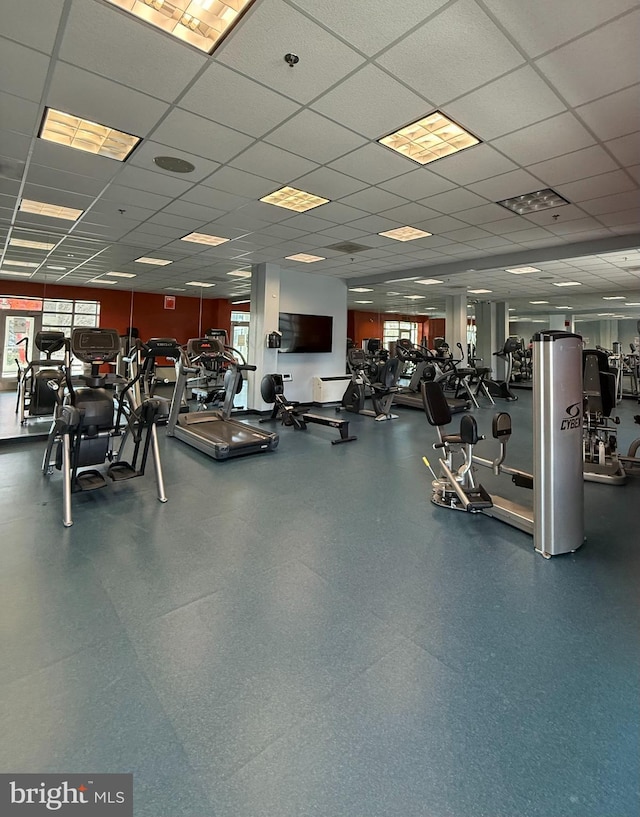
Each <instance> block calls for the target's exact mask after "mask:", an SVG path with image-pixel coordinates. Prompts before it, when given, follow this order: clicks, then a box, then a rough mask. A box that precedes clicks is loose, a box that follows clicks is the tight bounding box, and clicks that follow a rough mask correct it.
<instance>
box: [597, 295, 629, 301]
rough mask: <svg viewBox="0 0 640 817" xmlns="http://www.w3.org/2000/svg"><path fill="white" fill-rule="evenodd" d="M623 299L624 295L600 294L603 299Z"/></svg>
mask: <svg viewBox="0 0 640 817" xmlns="http://www.w3.org/2000/svg"><path fill="white" fill-rule="evenodd" d="M624 299H625V296H624V295H603V296H602V300H603V301H624Z"/></svg>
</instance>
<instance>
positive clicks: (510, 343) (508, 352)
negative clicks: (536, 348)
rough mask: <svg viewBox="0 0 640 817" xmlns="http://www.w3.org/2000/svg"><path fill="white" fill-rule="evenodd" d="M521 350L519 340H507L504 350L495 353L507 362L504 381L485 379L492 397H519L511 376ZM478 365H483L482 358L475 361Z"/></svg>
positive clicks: (507, 398) (508, 398)
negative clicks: (515, 356) (514, 390)
mask: <svg viewBox="0 0 640 817" xmlns="http://www.w3.org/2000/svg"><path fill="white" fill-rule="evenodd" d="M520 349H521V344H520V341H519V340H518V338H507V339H506V340H505V342H504V345H503V347H502V349H499V350H498V351H497V352H494V353H493V356H494V357H497V358H500V360H504V361H505V374H504V380H494V379H492V378H490V377H486V378H484V381H483V382H484V384H485V386H486V389H487V391H488V392H489V394H490V395H491V397H492V398H493V397H499V398H500V399H501V400H509V401H513V400H517V399H518V395H517V394H514V393H513V391H512V389H511V375H512V373H513V355H514V352H517V351H519V350H520ZM475 362H476V363H481V362H482V361H481V358H476V359H475Z"/></svg>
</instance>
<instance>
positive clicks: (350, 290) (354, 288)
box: [349, 287, 388, 294]
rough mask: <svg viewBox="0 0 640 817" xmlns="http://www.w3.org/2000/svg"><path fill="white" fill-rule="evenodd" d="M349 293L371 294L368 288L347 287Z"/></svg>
mask: <svg viewBox="0 0 640 817" xmlns="http://www.w3.org/2000/svg"><path fill="white" fill-rule="evenodd" d="M349 292H373V290H372V289H371V288H370V287H349ZM387 294H388V293H387Z"/></svg>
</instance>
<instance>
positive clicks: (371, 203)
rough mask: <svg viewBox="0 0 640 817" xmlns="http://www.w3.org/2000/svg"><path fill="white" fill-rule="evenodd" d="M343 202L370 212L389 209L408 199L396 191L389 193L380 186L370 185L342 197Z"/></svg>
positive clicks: (404, 202)
mask: <svg viewBox="0 0 640 817" xmlns="http://www.w3.org/2000/svg"><path fill="white" fill-rule="evenodd" d="M342 203H343V204H348V205H349V206H350V207H359V208H360V209H362V210H365V211H366V213H367V214H368V213H379V212H380V211H382V210H389V209H390V208H392V207H397V206H398V205H401V204H406V203H407V201H406V199H402V198H400V196H396V195H395V194H394V193H389V192H388V191H387V190H380V188H379V187H369V188H367V189H366V190H360V191H359V192H357V193H352V194H351V195H350V196H346V197H345V198H343V199H342Z"/></svg>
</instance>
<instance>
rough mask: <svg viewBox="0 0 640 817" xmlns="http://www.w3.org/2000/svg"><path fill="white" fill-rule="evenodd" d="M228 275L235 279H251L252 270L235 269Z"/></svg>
mask: <svg viewBox="0 0 640 817" xmlns="http://www.w3.org/2000/svg"><path fill="white" fill-rule="evenodd" d="M227 275H233V276H234V277H235V278H251V270H250V269H234V270H231V272H228V273H227Z"/></svg>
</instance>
